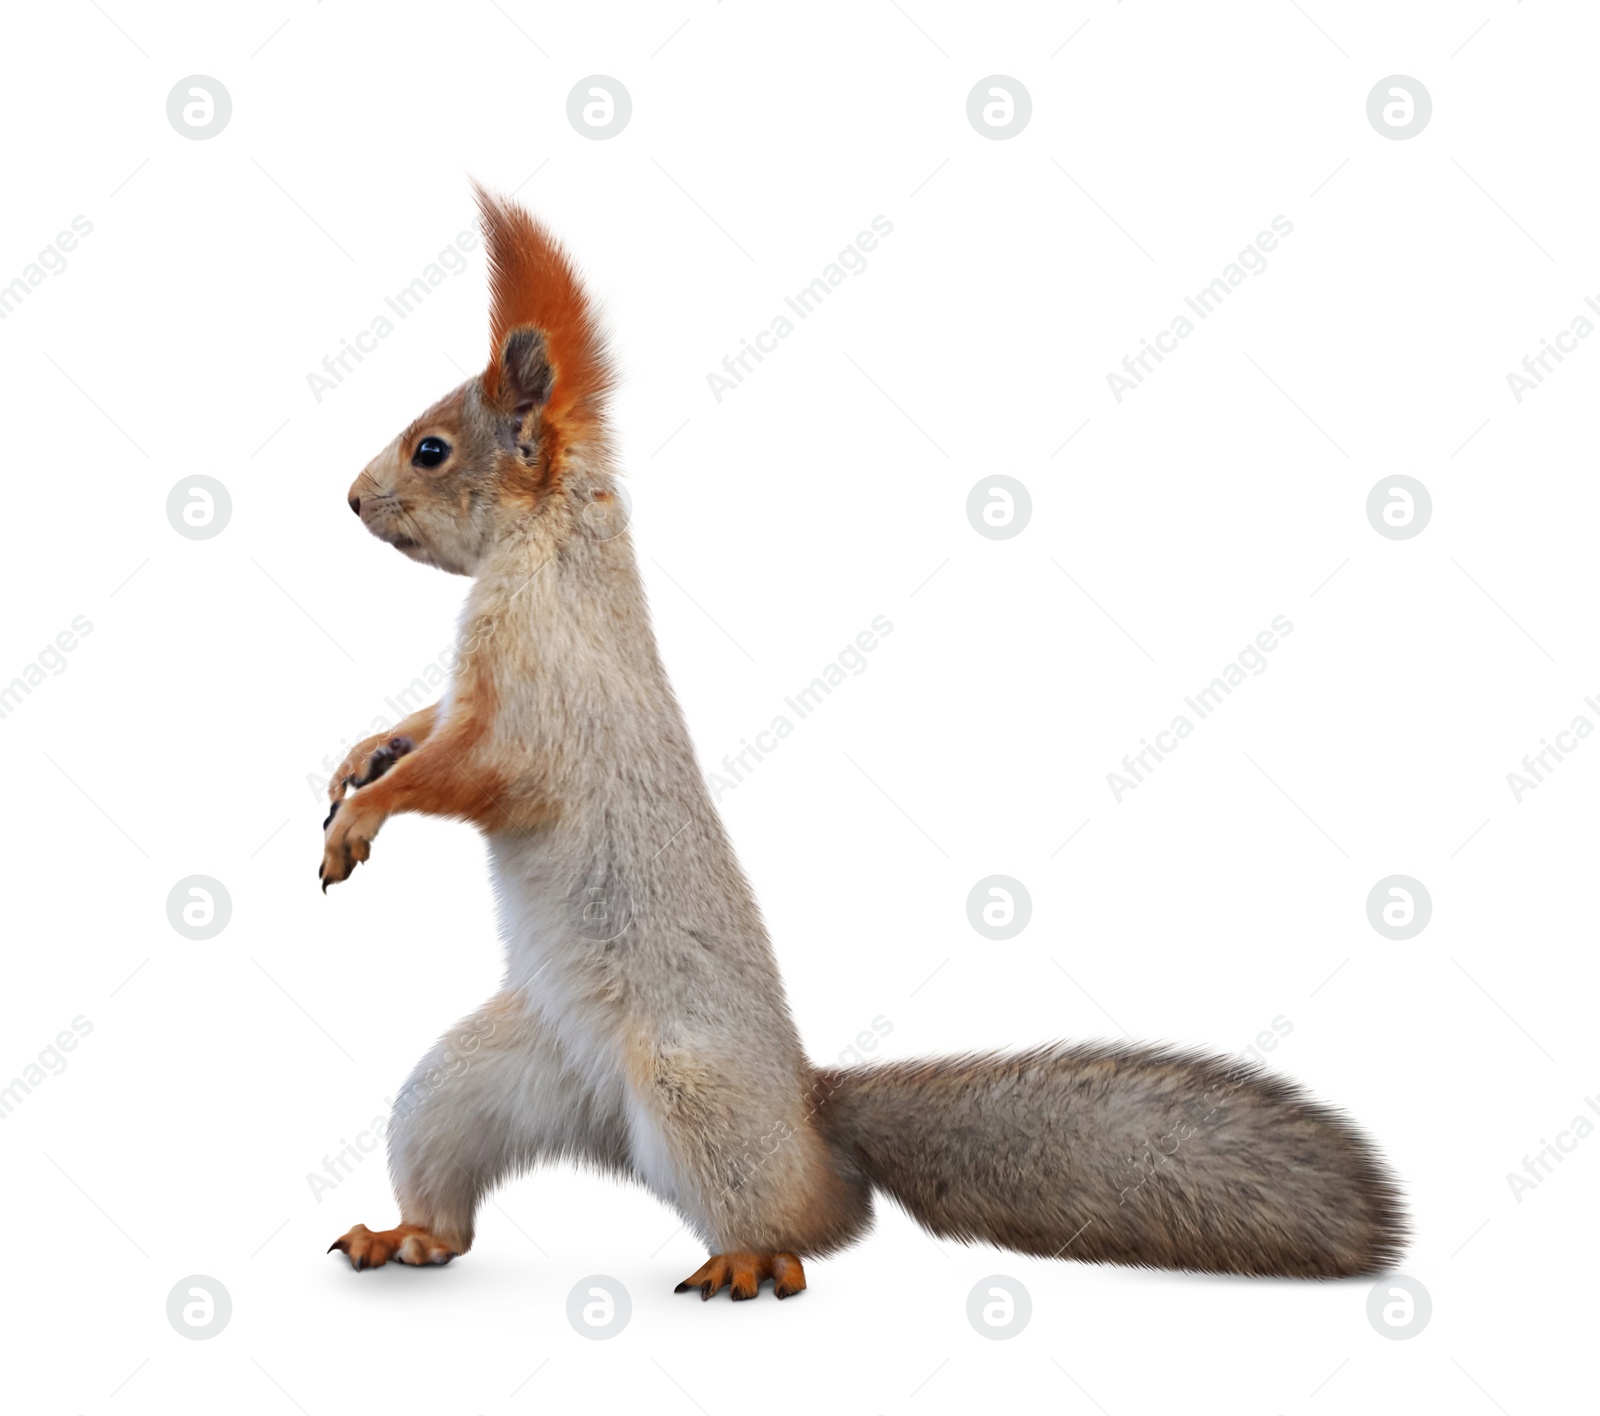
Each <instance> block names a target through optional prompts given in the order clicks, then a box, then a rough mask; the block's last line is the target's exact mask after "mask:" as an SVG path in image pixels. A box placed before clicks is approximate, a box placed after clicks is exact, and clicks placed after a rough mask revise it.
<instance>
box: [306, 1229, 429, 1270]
mask: <svg viewBox="0 0 1600 1416" xmlns="http://www.w3.org/2000/svg"><path fill="white" fill-rule="evenodd" d="M335 1249H337V1250H338V1251H339V1252H340V1253H341V1254H343V1255H344V1256H345V1257H346V1258H348V1259H349V1260H350V1267H351V1268H353V1269H369V1268H382V1267H383V1265H384V1264H386V1263H388V1262H389V1260H390V1259H393V1260H394V1261H395V1262H396V1263H401V1264H411V1265H414V1266H416V1267H422V1266H424V1265H428V1264H447V1263H449V1262H450V1260H451V1259H453V1258H455V1257H456V1255H457V1253H458V1251H457V1250H456V1249H454V1248H452V1247H451V1246H450V1245H449V1244H447V1243H446V1242H445V1241H444V1240H443V1239H440V1238H438V1237H436V1236H435V1235H432V1234H430V1233H429V1232H428V1231H427V1230H426V1229H424V1228H423V1227H422V1226H421V1225H420V1224H397V1225H396V1226H395V1227H394V1228H393V1229H380V1230H371V1229H368V1228H367V1226H366V1225H364V1224H358V1225H356V1226H355V1227H354V1228H353V1229H351V1230H350V1231H349V1232H348V1233H345V1234H341V1235H340V1236H339V1237H338V1238H337V1239H335V1240H334V1241H333V1243H331V1244H330V1245H328V1252H329V1253H330V1254H331V1253H332V1252H333V1251H334V1250H335Z"/></svg>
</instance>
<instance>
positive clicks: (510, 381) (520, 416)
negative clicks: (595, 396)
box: [499, 325, 553, 426]
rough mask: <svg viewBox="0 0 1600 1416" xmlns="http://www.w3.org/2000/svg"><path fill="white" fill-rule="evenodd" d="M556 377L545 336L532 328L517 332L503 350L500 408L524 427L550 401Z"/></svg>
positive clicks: (524, 327) (527, 327)
mask: <svg viewBox="0 0 1600 1416" xmlns="http://www.w3.org/2000/svg"><path fill="white" fill-rule="evenodd" d="M552 382H553V375H552V374H551V371H550V360H549V357H548V356H547V354H546V352H545V343H544V335H543V334H541V333H540V332H539V331H538V330H536V329H534V328H532V327H531V326H526V325H525V326H523V327H522V328H521V329H514V330H512V331H511V333H510V334H508V335H507V336H506V342H505V343H504V344H503V345H502V346H501V349H500V388H499V393H500V398H499V403H500V406H501V407H502V408H503V409H505V411H506V412H507V413H509V414H510V415H511V416H512V417H513V418H515V419H516V420H517V423H518V425H519V426H520V425H521V424H522V423H523V422H524V420H526V418H527V416H528V414H530V413H532V412H535V411H536V410H538V409H540V408H543V407H544V405H545V403H546V402H547V401H548V400H549V398H550V385H551V383H552Z"/></svg>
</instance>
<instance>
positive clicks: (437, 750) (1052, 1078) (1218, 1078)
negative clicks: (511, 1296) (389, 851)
mask: <svg viewBox="0 0 1600 1416" xmlns="http://www.w3.org/2000/svg"><path fill="white" fill-rule="evenodd" d="M475 190H476V196H477V202H478V207H479V210H480V213H481V216H482V221H483V227H484V232H485V238H486V249H487V253H488V264H489V273H490V294H491V303H492V310H491V317H490V344H489V361H488V365H487V367H486V368H485V369H484V371H483V373H482V374H480V375H478V376H476V377H473V378H470V379H468V380H467V381H466V382H465V383H463V384H462V385H461V386H460V387H458V388H457V389H456V390H455V391H454V392H452V393H450V394H448V395H447V396H446V397H445V398H443V399H442V400H441V401H440V402H438V403H436V404H435V405H434V406H433V407H431V408H429V409H428V410H427V411H426V412H425V413H423V414H422V415H421V416H420V417H419V418H417V419H416V421H415V422H413V423H412V424H411V425H410V426H409V427H407V428H406V429H405V430H404V431H403V432H402V433H401V434H400V435H399V436H398V437H397V438H395V439H394V441H393V442H391V443H390V444H389V445H388V447H386V448H385V449H384V450H383V451H382V452H381V453H380V454H379V455H378V456H377V457H376V458H374V459H373V460H372V461H371V462H370V463H369V464H368V465H367V467H366V469H365V470H364V471H363V472H362V473H361V475H360V476H359V477H357V478H356V480H355V482H354V484H353V485H352V486H351V488H350V491H349V496H348V500H349V505H350V509H351V510H352V511H354V512H355V513H356V514H357V515H358V516H359V517H360V518H361V521H362V523H363V524H364V525H365V527H366V529H367V530H368V531H369V532H370V533H371V534H372V535H374V536H376V537H377V538H378V539H379V540H380V541H385V542H387V543H388V544H390V545H391V546H394V547H395V548H396V549H397V550H399V551H400V552H401V553H402V554H403V555H405V556H407V557H409V558H410V559H412V560H414V561H420V562H422V563H423V564H425V565H431V566H436V567H438V568H439V569H441V570H446V571H450V572H453V573H454V574H457V575H465V576H469V577H471V578H472V582H473V583H472V588H471V591H470V594H469V596H468V599H467V603H466V607H465V611H464V614H463V617H462V621H461V630H460V642H459V645H458V649H457V655H456V658H455V662H454V667H453V670H452V674H451V677H450V680H449V682H448V684H447V687H446V691H445V693H444V696H443V698H442V699H441V700H440V701H439V702H438V703H437V704H435V705H433V706H432V707H429V708H424V709H422V710H421V711H420V712H417V713H414V714H412V715H411V716H410V717H408V718H406V719H405V720H403V721H402V722H400V723H399V724H397V725H396V726H395V727H394V728H393V729H391V730H390V731H389V732H388V733H384V734H379V735H377V736H375V737H370V738H367V739H366V740H364V741H362V742H360V743H358V744H357V745H356V746H355V747H354V748H353V749H352V750H351V751H350V753H349V754H348V756H347V757H346V759H345V760H344V762H343V764H342V765H341V766H340V767H339V768H338V770H337V771H335V773H334V775H333V777H332V779H331V781H330V783H329V788H328V794H329V797H330V799H331V801H332V806H331V809H330V811H329V815H328V819H327V821H326V822H325V823H324V846H323V858H322V865H321V868H320V870H319V876H320V878H321V880H322V888H323V890H324V891H326V890H327V888H328V886H329V885H331V884H334V883H336V882H339V881H343V880H346V879H348V878H349V876H350V875H351V873H352V871H353V870H354V869H355V866H356V865H357V864H358V863H359V862H364V861H366V860H367V859H368V858H369V855H370V852H371V849H372V842H373V840H374V839H375V838H376V836H377V835H378V832H379V829H380V828H381V827H382V825H383V823H384V822H385V821H386V820H387V819H388V818H389V817H390V816H393V815H394V814H396V813H397V812H407V811H415V812H423V813H427V814H429V815H434V816H443V817H450V818H454V819H457V820H461V821H467V822H471V823H472V824H473V825H475V826H476V827H477V828H478V829H479V830H480V831H481V832H482V833H483V834H484V836H485V837H486V838H487V841H488V848H489V855H490V860H491V868H492V873H493V880H494V889H495V895H496V898H497V901H498V905H499V914H500V925H501V932H502V934H503V936H504V943H505V950H506V960H507V962H506V972H505V979H504V985H503V987H502V989H501V991H500V992H499V993H497V994H496V995H495V997H493V998H492V999H490V1000H489V1002H488V1003H487V1004H486V1005H485V1006H484V1007H483V1009H482V1010H480V1012H479V1013H478V1014H477V1015H475V1016H474V1018H473V1019H470V1020H468V1022H467V1023H464V1024H463V1025H462V1031H463V1033H465V1032H467V1031H470V1032H471V1035H472V1039H473V1047H472V1050H471V1052H470V1054H469V1055H467V1056H465V1057H462V1056H459V1055H455V1054H452V1053H451V1051H450V1048H449V1046H448V1039H446V1040H444V1041H441V1042H440V1043H439V1044H437V1045H436V1046H435V1047H434V1048H433V1050H432V1051H431V1052H430V1053H429V1054H428V1055H427V1056H426V1057H424V1058H423V1060H422V1061H421V1063H419V1064H418V1066H417V1069H416V1071H415V1072H414V1074H413V1075H412V1078H411V1080H410V1082H408V1084H407V1087H406V1089H405V1091H404V1092H402V1094H401V1100H400V1101H399V1102H398V1103H397V1104H396V1108H395V1115H394V1117H393V1120H392V1121H391V1124H390V1128H389V1134H388V1148H389V1163H390V1170H391V1174H392V1177H393V1181H394V1186H395V1191H396V1195H397V1198H398V1201H399V1207H400V1214H401V1222H400V1223H399V1224H398V1225H397V1226H396V1227H394V1228H391V1229H384V1230H371V1229H368V1228H367V1227H366V1226H365V1225H360V1224H358V1225H356V1226H355V1227H354V1228H352V1229H351V1230H350V1231H349V1232H348V1233H346V1234H344V1235H343V1236H341V1237H340V1238H339V1239H337V1240H335V1241H334V1243H333V1245H332V1246H330V1250H329V1251H330V1252H332V1250H333V1249H338V1250H340V1251H341V1252H342V1253H344V1254H345V1255H347V1256H348V1257H349V1260H350V1262H351V1264H352V1265H354V1267H356V1268H357V1269H364V1268H371V1267H376V1266H378V1265H381V1264H384V1263H387V1262H388V1261H389V1260H391V1259H393V1260H396V1261H398V1262H400V1263H403V1264H440V1263H447V1262H449V1261H450V1260H451V1259H453V1258H455V1257H456V1256H458V1255H460V1254H464V1253H465V1252H466V1251H467V1250H468V1249H469V1248H470V1247H471V1245H472V1239H473V1218H474V1214H475V1212H476V1209H477V1207H478V1203H479V1201H480V1200H481V1199H482V1198H483V1197H484V1195H485V1194H486V1193H487V1192H488V1191H489V1190H491V1189H492V1188H493V1187H494V1186H495V1185H496V1184H497V1183H499V1182H500V1181H502V1180H504V1179H506V1178H508V1177H510V1176H511V1175H513V1174H515V1173H518V1172H520V1171H523V1170H525V1169H527V1168H529V1167H531V1166H533V1165H534V1164H536V1163H537V1162H539V1161H541V1160H545V1159H550V1158H568V1159H573V1160H577V1161H579V1162H583V1163H587V1164H589V1165H592V1166H595V1167H597V1168H599V1169H600V1170H602V1171H605V1172H608V1173H612V1174H617V1175H622V1176H627V1177H629V1178H631V1179H634V1180H637V1181H639V1182H642V1183H643V1184H644V1185H645V1186H646V1187H648V1188H649V1189H650V1190H651V1191H652V1192H654V1193H655V1194H656V1195H657V1196H658V1197H659V1198H660V1199H662V1200H663V1201H665V1202H666V1203H667V1204H668V1205H670V1206H671V1207H673V1208H674V1209H675V1210H677V1212H678V1213H679V1214H681V1215H682V1216H683V1219H684V1221H685V1224H686V1226H687V1227H688V1228H689V1229H691V1230H692V1231H693V1232H694V1233H696V1234H697V1235H698V1236H699V1237H700V1238H701V1239H702V1240H703V1241H704V1243H705V1244H706V1246H707V1248H708V1249H709V1250H710V1254H711V1257H710V1258H709V1259H708V1260H707V1262H706V1263H705V1264H704V1265H702V1266H701V1267H700V1268H699V1269H698V1270H696V1272H694V1273H693V1274H691V1275H690V1276H689V1277H688V1278H686V1279H685V1280H684V1281H683V1282H682V1283H681V1284H679V1285H678V1288H677V1290H676V1291H678V1292H685V1291H691V1290H697V1291H698V1292H699V1293H700V1294H701V1296H702V1297H703V1298H710V1297H711V1296H712V1295H713V1294H715V1293H718V1292H720V1291H721V1290H722V1289H723V1288H728V1289H729V1291H730V1294H731V1296H732V1297H733V1298H735V1299H746V1298H753V1297H755V1296H756V1294H757V1293H758V1291H759V1290H760V1287H761V1284H762V1282H763V1281H764V1280H765V1279H768V1278H770V1279H772V1281H773V1288H774V1291H775V1292H776V1294H777V1296H778V1297H779V1298H785V1297H788V1296H790V1295H792V1294H794V1293H798V1292H799V1291H801V1290H802V1289H804V1288H805V1286H806V1279H805V1273H804V1270H803V1268H802V1258H804V1257H810V1256H820V1255H826V1254H828V1253H830V1252H833V1251H836V1250H838V1249H839V1248H841V1247H842V1246H844V1245H847V1244H850V1243H852V1242H853V1241H854V1240H856V1239H857V1238H859V1237H860V1236H861V1234H862V1233H863V1231H864V1230H865V1229H866V1228H867V1227H868V1225H869V1223H870V1221H871V1217H872V1203H873V1195H874V1191H882V1192H883V1193H884V1194H886V1195H888V1196H889V1197H890V1198H892V1199H893V1200H895V1201H896V1202H897V1203H898V1204H899V1205H900V1206H901V1207H902V1208H904V1209H905V1210H906V1211H908V1212H909V1213H910V1214H911V1215H912V1216H913V1217H914V1218H915V1219H916V1220H917V1221H919V1222H920V1223H921V1224H922V1225H923V1226H925V1227H926V1228H927V1229H928V1230H930V1231H931V1232H932V1233H933V1234H935V1235H938V1236H941V1237H947V1238H951V1239H956V1240H961V1241H964V1242H978V1241H982V1242H987V1243H991V1244H996V1245H1000V1246H1002V1247H1005V1248H1009V1249H1012V1250H1016V1251H1020V1252H1022V1253H1025V1254H1032V1255H1041V1256H1046V1257H1065V1258H1074V1259H1081V1260H1088V1261H1094V1262H1109V1263H1121V1264H1137V1265H1145V1266H1151V1267H1158V1268H1171V1269H1186V1270H1197V1271H1204V1272H1215V1273H1236V1274H1256V1275H1282V1276H1299V1277H1322V1278H1331V1277H1340V1276H1352V1275H1359V1274H1373V1273H1378V1272H1381V1271H1383V1270H1385V1269H1386V1268H1389V1267H1391V1266H1392V1265H1393V1263H1394V1262H1395V1261H1396V1260H1397V1259H1398V1257H1399V1255H1400V1253H1401V1250H1402V1247H1403V1245H1404V1243H1405V1240H1406V1237H1407V1220H1406V1217H1405V1214H1404V1211H1403V1208H1402V1203H1401V1197H1400V1192H1399V1189H1398V1186H1397V1183H1396V1182H1395V1180H1394V1179H1393V1177H1392V1176H1391V1174H1390V1172H1389V1170H1388V1169H1387V1167H1386V1165H1385V1163H1384V1162H1383V1161H1382V1160H1381V1159H1380V1157H1379V1156H1378V1154H1377V1152H1376V1151H1375V1150H1374V1149H1373V1147H1372V1146H1371V1144H1370V1143H1369V1142H1368V1141H1367V1140H1366V1138H1365V1137H1364V1136H1363V1135H1362V1134H1361V1133H1360V1132H1359V1131H1357V1130H1356V1129H1355V1128H1354V1126H1353V1125H1352V1124H1351V1123H1350V1122H1349V1121H1348V1120H1347V1119H1346V1118H1345V1117H1344V1115H1343V1114H1342V1113H1340V1112H1338V1111H1336V1110H1334V1109H1332V1108H1330V1107H1327V1106H1325V1105H1322V1104H1320V1103H1318V1102H1316V1101H1314V1100H1312V1099H1311V1098H1310V1097H1309V1096H1308V1095H1306V1094H1305V1093H1304V1092H1302V1091H1301V1090H1300V1089H1299V1088H1298V1087H1296V1086H1295V1085H1294V1084H1292V1083H1290V1082H1287V1081H1283V1080H1278V1079H1276V1078H1274V1077H1272V1076H1269V1075H1267V1074H1265V1073H1263V1072H1262V1071H1260V1070H1259V1069H1258V1068H1257V1067H1256V1065H1255V1064H1254V1063H1250V1062H1230V1061H1228V1060H1226V1059H1224V1058H1221V1057H1217V1056H1211V1055H1204V1054H1199V1053H1194V1052H1186V1051H1179V1050H1176V1049H1172V1048H1153V1047H1134V1046H1125V1045H1104V1044H1086V1045H1075V1046H1069V1045H1054V1046H1044V1047H1039V1048H1035V1049H1033V1050H1031V1051H1024V1052H1018V1053H1011V1054H1003V1053H984V1054H968V1055H963V1056H957V1057H949V1058H944V1059H940V1060H932V1061H904V1062H900V1061H891V1062H883V1061H879V1062H874V1063H869V1064H866V1065H861V1066H851V1067H842V1068H834V1067H817V1066H814V1065H812V1063H811V1062H810V1061H809V1060H808V1059H807V1057H806V1055H805V1052H804V1051H803V1050H802V1047H801V1044H800V1040H799V1037H798V1034H797V1032H796V1029H795V1025H794V1022H793V1021H792V1019H791V1017H790V1013H789V1008H788V1005H787V1003H786V1001H785V997H784V989H783V982H782V979H781V978H780V976H779V972H778V966H777V962H776V960H775V958H774V955H773V950H772V946H771V943H770V942H769V939H768V936H767V931H766V928H765V926H764V924H763V921H762V916H761V912H760V909H759V907H758V906H757V903H756V899H755V897H754V894H753V892H752V890H751V886H750V884H749V882H748V881H747V880H746V878H745V875H744V873H743V871H742V870H741V868H740V865H739V862H738V860H737V858H736V856H735V853H734V849H733V846H732V843H731V842H730V840H729V838H728V835H727V832H726V830H725V829H724V827H723V824H722V822H721V819H720V818H719V816H718V813H717V810H716V807H715V805H714V804H713V801H712V798H711V795H710V792H709V790H708V788H707V786H706V784H705V781H704V779H703V777H702V775H701V772H700V769H699V767H698V766H697V763H696V758H695V751H694V746H693V744H692V742H691V740H690V735H689V730H688V727H687V725H686V722H685V719H684V715H683V712H682V709H681V708H680V707H679V704H678V701H677V699H676V697H675V696H674V694H673V690H672V687H671V685H670V684H669V682H668V679H667V674H666V671H665V669H664V668H663V666H662V663H661V659H660V657H659V654H658V651H657V647H656V642H655V636H654V634H653V631H652V629H651V624H650V618H649V613H648V609H647V606H646V600H645V593H644V589H643V586H642V583H641V580H640V576H639V572H638V568H637V564H636V561H635V557H634V552H633V548H632V544H631V539H630V536H629V532H628V528H627V526H626V524H625V521H626V518H625V516H624V514H623V510H622V504H621V502H620V500H619V493H618V491H617V482H616V472H615V470H614V465H613V464H614V458H613V452H612V447H611V443H610V439H609V436H608V430H607V422H606V404H607V398H608V395H609V393H610V392H611V389H612V385H613V372H612V365H611V362H610V360H609V358H608V355H607V348H606V343H605V339H604V336H603V335H602V333H601V330H600V328H599V324H598V321H597V317H596V314H595V311H594V309H593V306H592V304H591V302H590V300H589V298H588V296H587V295H586V293H585V291H584V289H583V287H582V285H581V283H580V281H579V278H578V275H577V273H576V270H575V268H574V266H573V263H572V261H571V260H570V259H569V257H568V256H567V254H566V252H565V251H564V250H563V248H562V247H561V246H560V245H559V244H558V242H557V241H556V240H555V239H554V238H553V237H552V236H551V234H550V232H549V231H548V230H547V229H546V228H545V227H544V226H543V225H542V224H541V223H539V222H537V221H536V220H534V219H533V218H532V217H531V216H530V215H529V214H528V213H527V212H526V211H524V210H522V209H521V208H520V207H518V206H516V205H514V204H512V203H511V202H509V201H507V200H504V199H500V198H497V197H495V196H492V195H490V194H489V193H487V192H486V191H485V190H484V189H483V188H482V187H475ZM452 1057H453V1058H454V1060H453V1061H452ZM457 1063H464V1065H460V1066H457V1065H456V1064H457Z"/></svg>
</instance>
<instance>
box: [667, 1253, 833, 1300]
mask: <svg viewBox="0 0 1600 1416" xmlns="http://www.w3.org/2000/svg"><path fill="white" fill-rule="evenodd" d="M764 1278H770V1279H771V1280H772V1291H773V1293H775V1294H776V1295H777V1296H778V1297H779V1298H787V1297H789V1295H790V1294H792V1293H798V1292H800V1290H801V1289H803V1288H804V1287H805V1286H806V1275H805V1270H804V1269H802V1268H801V1267H800V1260H799V1258H798V1257H797V1256H796V1255H794V1254H750V1253H733V1254H713V1255H712V1256H711V1257H710V1258H709V1259H707V1260H706V1261H705V1263H703V1264H701V1265H700V1267H699V1268H697V1269H696V1270H695V1271H694V1272H693V1273H691V1274H690V1275H689V1276H688V1278H686V1279H684V1281H683V1282H682V1283H680V1284H679V1285H678V1286H677V1287H676V1288H675V1289H673V1290H672V1291H673V1292H674V1293H687V1292H688V1291H689V1290H690V1289H691V1288H698V1289H699V1290H700V1297H701V1298H702V1299H706V1298H709V1297H711V1295H712V1294H714V1293H719V1292H721V1291H722V1289H724V1288H726V1289H728V1293H729V1296H730V1297H731V1298H732V1299H733V1300H734V1301H735V1302H738V1301H740V1300H741V1299H744V1298H754V1297H755V1296H756V1294H757V1293H759V1292H760V1291H761V1280H762V1279H764Z"/></svg>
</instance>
